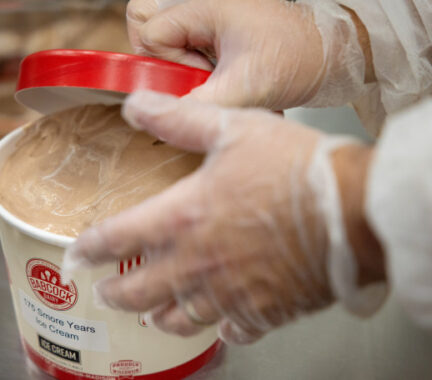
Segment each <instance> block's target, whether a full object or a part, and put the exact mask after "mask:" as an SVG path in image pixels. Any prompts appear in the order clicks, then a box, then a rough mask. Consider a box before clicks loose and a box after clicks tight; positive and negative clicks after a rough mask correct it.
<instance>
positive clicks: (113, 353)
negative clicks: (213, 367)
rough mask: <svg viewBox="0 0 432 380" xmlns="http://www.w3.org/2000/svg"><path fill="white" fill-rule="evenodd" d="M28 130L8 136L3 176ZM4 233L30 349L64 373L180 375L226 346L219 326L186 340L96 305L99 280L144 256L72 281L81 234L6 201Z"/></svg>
mask: <svg viewBox="0 0 432 380" xmlns="http://www.w3.org/2000/svg"><path fill="white" fill-rule="evenodd" d="M27 96H28V94H27ZM39 101H40V99H39ZM84 101H85V97H84ZM51 105H52V103H51ZM21 134H22V128H21V129H18V130H16V131H14V132H12V133H11V134H9V135H8V136H6V137H5V138H4V139H3V140H2V141H1V142H0V175H1V167H2V165H3V163H4V162H5V160H6V159H7V157H8V156H9V155H10V154H11V153H12V152H13V151H14V149H15V143H16V141H17V140H18V139H19V138H20V136H21ZM0 235H1V241H2V246H3V252H4V255H5V258H6V263H7V268H8V274H9V282H10V286H11V293H12V298H13V303H14V308H15V314H16V319H17V322H18V327H19V331H20V334H21V338H22V342H23V346H24V349H25V351H26V353H27V355H28V356H29V358H30V359H31V360H32V361H33V362H34V363H35V364H36V365H37V366H38V367H39V368H40V369H42V370H43V371H45V372H47V373H49V374H51V375H53V376H55V377H56V378H58V379H62V380H63V379H64V380H69V379H126V378H127V379H158V380H159V379H160V380H168V379H176V380H177V379H181V378H184V377H185V376H187V375H189V374H191V373H193V372H195V371H196V370H198V369H199V368H200V367H202V366H203V365H204V364H205V363H207V362H208V361H210V360H211V358H212V357H213V356H214V354H215V353H216V352H217V350H218V348H219V347H220V342H219V341H218V339H217V334H216V329H215V328H209V329H206V330H205V331H204V332H202V333H201V334H199V335H197V336H195V337H192V338H187V339H186V338H180V337H176V336H172V335H168V334H165V333H163V332H161V331H159V330H157V329H155V328H154V327H152V326H148V325H146V323H145V321H144V320H143V318H142V315H140V314H138V313H124V312H119V311H114V310H99V309H96V308H95V307H94V305H93V296H92V291H91V287H92V284H93V283H94V282H95V281H97V280H99V279H102V278H104V277H106V276H110V275H114V274H119V275H122V274H125V273H127V271H128V270H129V269H132V268H134V267H136V266H139V265H143V262H142V261H141V259H140V258H139V257H137V258H135V259H134V260H129V261H127V262H120V263H115V264H109V265H106V266H104V267H102V268H97V269H95V270H91V271H82V272H80V273H78V274H76V276H74V279H73V281H72V283H71V285H67V286H65V285H63V284H62V281H61V276H60V266H61V263H62V260H63V253H64V248H65V247H66V246H68V245H69V244H71V243H72V242H73V241H74V239H73V238H71V237H66V236H60V235H56V234H52V233H49V232H46V231H43V230H41V229H38V228H36V227H33V226H31V225H29V224H27V223H24V222H23V221H22V220H20V219H18V218H16V217H15V216H13V215H12V214H11V213H9V212H8V211H7V210H6V209H4V208H3V207H1V206H0Z"/></svg>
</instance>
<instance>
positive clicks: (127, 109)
mask: <svg viewBox="0 0 432 380" xmlns="http://www.w3.org/2000/svg"><path fill="white" fill-rule="evenodd" d="M122 112H123V117H124V119H125V120H126V121H127V122H128V123H129V124H130V125H131V126H132V127H133V128H135V129H137V130H141V131H147V132H148V133H150V134H151V135H154V136H155V137H157V138H159V139H160V140H162V141H166V142H168V143H169V144H170V145H173V146H176V147H178V148H181V149H186V150H189V151H193V152H199V153H204V152H207V151H209V150H212V148H214V147H215V145H216V144H217V143H218V140H219V138H220V137H221V135H222V133H223V131H224V130H225V128H226V125H227V123H228V117H229V114H230V112H232V111H230V110H224V109H222V108H220V107H218V106H216V105H212V104H206V103H200V102H198V101H196V100H192V99H179V98H176V97H174V96H171V95H166V94H160V93H157V92H153V91H138V92H136V93H134V94H132V95H130V96H129V97H128V98H127V99H126V101H125V104H124V106H123V111H122Z"/></svg>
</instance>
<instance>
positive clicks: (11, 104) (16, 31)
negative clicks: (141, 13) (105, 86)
mask: <svg viewBox="0 0 432 380" xmlns="http://www.w3.org/2000/svg"><path fill="white" fill-rule="evenodd" d="M126 5H127V0H0V136H4V135H5V134H7V133H8V132H9V131H11V130H12V129H14V128H16V127H18V126H20V125H22V124H24V123H25V122H27V121H29V120H32V119H34V118H35V117H37V114H35V113H34V112H32V111H29V110H27V109H26V108H25V107H23V106H20V105H18V104H17V103H16V102H15V100H14V92H15V83H16V79H17V76H18V70H19V63H20V61H21V59H22V58H23V57H25V56H26V55H28V54H31V53H34V52H36V51H40V50H46V49H61V48H64V49H93V50H107V51H116V52H123V53H128V52H131V51H130V47H129V43H128V37H127V32H126V21H125V11H126Z"/></svg>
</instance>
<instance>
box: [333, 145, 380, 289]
mask: <svg viewBox="0 0 432 380" xmlns="http://www.w3.org/2000/svg"><path fill="white" fill-rule="evenodd" d="M373 154H374V149H373V148H372V147H370V146H366V145H348V146H344V147H342V148H339V149H337V150H335V151H334V152H333V154H332V163H333V168H334V170H335V175H336V180H337V184H338V188H339V194H340V202H341V208H342V213H343V220H344V224H345V228H346V234H347V238H348V240H349V243H350V245H351V247H352V250H353V253H354V254H355V257H356V260H357V266H358V285H359V286H364V285H368V284H371V283H373V282H379V281H382V280H384V279H385V278H386V271H385V264H384V253H383V250H382V247H381V245H380V243H379V241H378V240H377V238H376V236H375V234H374V233H373V232H372V230H371V228H370V226H369V224H368V222H367V220H366V215H365V208H364V205H365V198H366V197H365V194H366V186H367V177H368V172H369V167H370V165H371V161H372V158H373Z"/></svg>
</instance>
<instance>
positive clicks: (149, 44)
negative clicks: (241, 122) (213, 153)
mask: <svg viewBox="0 0 432 380" xmlns="http://www.w3.org/2000/svg"><path fill="white" fill-rule="evenodd" d="M321 2H323V3H325V5H322V6H321V5H319V4H318V3H320V2H316V1H315V2H313V1H302V2H301V3H300V2H299V3H293V2H288V1H281V0H268V1H262V0H225V1H224V0H188V1H173V0H166V1H163V0H132V1H130V3H129V6H128V12H127V17H128V27H129V35H130V40H131V43H132V46H133V48H134V50H135V52H136V53H138V54H142V55H149V56H153V57H157V58H161V59H166V60H171V61H175V62H179V63H182V64H186V65H190V66H195V67H199V68H202V69H206V70H212V69H213V62H215V61H217V64H216V67H215V68H214V72H213V74H212V75H211V77H210V78H209V80H208V81H207V83H206V84H204V85H203V86H201V87H199V88H197V89H195V90H193V91H192V94H191V95H192V96H194V97H196V98H197V99H199V100H202V101H208V102H215V103H218V104H221V105H230V106H232V105H234V106H260V107H265V108H269V109H272V110H282V109H285V108H289V107H293V106H296V105H300V104H305V103H307V102H309V101H311V100H312V98H314V101H313V105H314V106H322V105H325V106H327V105H339V104H345V103H347V102H348V101H350V100H352V99H355V98H357V97H358V96H359V95H360V94H361V93H362V91H363V83H364V79H365V62H364V56H363V51H362V48H361V47H360V44H359V40H358V37H357V31H356V26H355V24H354V22H353V21H352V15H351V14H350V13H349V12H347V11H346V10H345V9H343V8H341V7H340V6H338V5H336V4H335V3H334V2H329V1H321ZM318 89H320V91H319V92H321V96H318V95H319V94H317V91H318ZM330 93H331V94H330ZM329 95H331V96H329ZM318 98H319V99H320V101H316V99H318Z"/></svg>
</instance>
